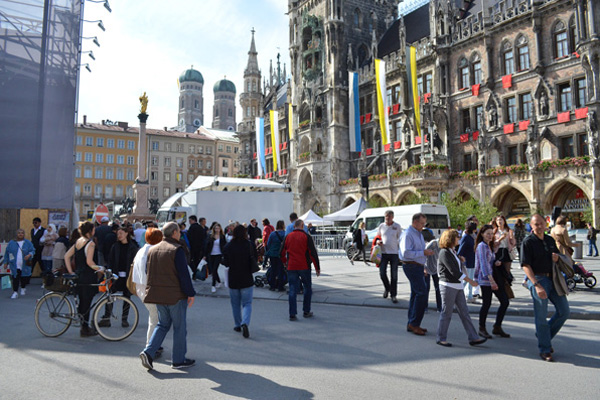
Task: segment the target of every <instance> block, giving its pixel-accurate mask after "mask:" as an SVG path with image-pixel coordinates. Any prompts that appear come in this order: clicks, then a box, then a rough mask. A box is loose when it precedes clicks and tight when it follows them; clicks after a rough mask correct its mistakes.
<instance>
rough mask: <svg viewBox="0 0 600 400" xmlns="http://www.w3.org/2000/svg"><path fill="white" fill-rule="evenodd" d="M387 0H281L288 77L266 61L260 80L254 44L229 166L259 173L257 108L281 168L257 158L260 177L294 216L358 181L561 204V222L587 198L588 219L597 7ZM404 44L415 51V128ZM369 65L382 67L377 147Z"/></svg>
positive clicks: (507, 205)
mask: <svg viewBox="0 0 600 400" xmlns="http://www.w3.org/2000/svg"><path fill="white" fill-rule="evenodd" d="M398 3H399V2H398V1H397V0H372V1H361V0H289V7H288V11H289V12H288V16H289V23H290V25H289V37H290V48H289V50H290V59H291V66H290V70H291V71H290V72H291V78H290V79H289V80H285V79H284V78H283V77H282V75H281V71H280V68H279V65H278V67H277V68H276V71H275V70H274V69H273V68H271V70H270V71H269V73H270V76H269V77H268V79H266V80H265V81H264V82H263V85H262V86H263V88H262V90H261V75H260V71H259V70H258V66H257V62H256V57H257V52H256V47H255V44H254V37H253V38H252V44H251V50H250V52H249V61H248V66H247V68H246V70H245V74H244V77H245V80H246V81H247V82H245V87H244V89H245V92H244V93H242V94H241V96H240V102H241V105H242V110H243V113H244V117H243V120H242V122H241V123H240V124H239V126H238V131H239V132H240V141H241V143H242V160H241V168H242V171H243V172H245V173H246V174H248V175H252V176H256V174H257V166H256V162H257V158H256V145H255V143H256V140H255V127H254V117H255V116H256V115H257V114H263V113H266V114H264V115H265V135H266V136H267V137H266V140H265V143H271V141H270V129H269V127H268V125H269V123H268V110H278V111H279V114H278V115H279V119H280V120H279V133H278V134H279V135H280V137H279V140H280V143H281V145H280V156H281V162H280V164H281V165H280V166H279V168H278V170H277V171H273V163H272V157H273V153H272V149H271V152H268V151H267V152H265V153H267V155H266V158H267V171H265V174H266V176H267V177H268V178H271V179H274V180H277V181H280V182H288V183H289V184H290V185H291V187H292V190H293V192H294V193H296V197H295V203H294V206H295V209H296V211H297V212H298V213H304V212H305V211H307V210H308V209H311V208H312V209H313V210H314V211H316V212H322V213H328V212H333V211H336V210H338V209H340V208H342V207H345V206H347V205H349V204H351V203H352V202H354V201H356V200H357V199H359V198H360V197H364V196H366V191H365V188H364V187H362V185H361V179H360V177H361V176H364V177H366V176H368V181H369V199H370V200H371V202H372V203H375V204H381V205H400V204H403V203H404V202H405V201H406V199H407V197H408V196H409V195H410V194H413V193H417V192H421V193H425V194H427V195H429V196H430V198H431V199H432V201H434V202H435V201H436V200H438V199H439V196H440V195H441V193H448V194H449V195H451V196H459V197H461V198H465V199H466V198H476V199H478V200H483V199H489V200H490V201H491V202H492V203H493V204H494V205H495V206H496V207H498V209H499V210H500V211H501V212H502V213H503V214H504V215H506V216H514V215H529V214H531V213H533V212H541V213H543V214H550V213H551V212H552V209H553V207H555V206H559V207H562V208H563V212H565V213H567V215H569V216H571V217H572V220H573V221H574V222H575V223H576V221H577V219H578V218H579V216H580V213H581V212H582V211H584V210H585V209H587V208H589V207H591V208H592V209H593V210H594V220H595V221H594V222H595V224H596V225H598V224H599V223H600V212H597V211H596V210H599V209H600V182H599V178H600V173H599V172H600V169H599V166H600V163H599V161H598V158H599V150H600V149H599V139H598V134H599V133H598V124H599V122H598V112H599V111H600V4H598V2H597V1H595V0H430V1H429V2H426V3H425V4H423V5H422V6H421V7H420V8H416V9H414V10H412V11H411V12H408V13H406V14H405V15H398ZM407 46H413V47H415V48H416V65H417V68H416V71H417V86H418V102H417V103H418V104H416V106H418V107H419V111H420V121H419V126H418V127H417V126H416V123H417V122H416V121H417V119H416V118H415V112H414V106H413V104H415V102H410V101H409V82H408V78H407V73H406V69H407V60H406V57H407V56H406V54H407V52H406V47H407ZM375 59H381V60H383V61H384V62H385V77H386V90H387V93H386V96H387V105H388V108H387V110H385V112H387V114H388V119H389V131H388V132H389V133H388V138H389V143H388V144H387V145H385V146H384V145H382V136H381V132H380V128H379V126H380V125H379V118H380V116H379V115H378V111H377V109H378V107H377V98H376V78H375V67H374V60H375ZM349 71H354V72H357V73H358V77H359V91H358V96H359V105H360V128H361V142H362V143H361V144H362V151H361V152H360V153H358V152H351V151H350V143H349V103H348V97H349V88H348V81H349V78H348V72H349ZM283 76H285V73H284V74H283ZM253 82H255V83H256V84H253ZM253 88H254V90H253ZM261 92H262V93H261ZM290 103H291V104H292V107H291V108H292V110H293V111H292V112H291V113H292V118H289V112H290V111H289V109H290V107H289V106H288V105H289V104H290ZM251 110H252V111H251ZM254 110H256V112H255V111H254ZM290 123H291V125H292V129H291V134H290V133H289V132H290V129H289V125H288V124H290ZM417 128H419V129H417ZM419 130H420V132H421V135H419V134H418V131H419ZM270 160H271V162H270ZM269 168H270V169H269Z"/></svg>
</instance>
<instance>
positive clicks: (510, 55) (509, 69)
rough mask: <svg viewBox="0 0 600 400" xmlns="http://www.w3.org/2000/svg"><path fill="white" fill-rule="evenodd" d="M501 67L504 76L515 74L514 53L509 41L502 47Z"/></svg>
mask: <svg viewBox="0 0 600 400" xmlns="http://www.w3.org/2000/svg"><path fill="white" fill-rule="evenodd" d="M502 66H503V71H502V72H503V73H504V75H509V74H514V73H515V53H514V51H513V47H512V44H511V43H510V42H509V41H506V42H504V44H503V45H502Z"/></svg>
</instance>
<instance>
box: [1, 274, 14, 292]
mask: <svg viewBox="0 0 600 400" xmlns="http://www.w3.org/2000/svg"><path fill="white" fill-rule="evenodd" d="M1 284H2V290H4V289H11V288H12V282H11V279H10V276H8V275H4V276H3V277H2V283H1Z"/></svg>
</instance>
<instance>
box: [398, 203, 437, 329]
mask: <svg viewBox="0 0 600 400" xmlns="http://www.w3.org/2000/svg"><path fill="white" fill-rule="evenodd" d="M426 223H427V217H426V216H425V214H423V213H417V214H415V215H413V217H412V224H411V225H410V226H409V227H408V229H406V230H405V231H404V232H402V237H401V238H400V257H401V258H402V269H403V270H404V274H405V275H406V277H407V278H408V281H409V282H410V301H409V303H408V324H407V325H406V330H407V331H408V332H412V333H414V334H415V335H419V336H423V335H425V333H426V332H427V329H423V328H422V327H421V322H422V321H423V314H425V307H427V295H428V292H427V284H426V283H425V274H427V270H426V269H425V261H426V258H427V257H428V256H430V255H433V250H430V249H425V240H424V239H423V235H422V233H421V231H422V230H423V228H424V227H425V224H426Z"/></svg>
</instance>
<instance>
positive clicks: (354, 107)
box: [348, 72, 361, 151]
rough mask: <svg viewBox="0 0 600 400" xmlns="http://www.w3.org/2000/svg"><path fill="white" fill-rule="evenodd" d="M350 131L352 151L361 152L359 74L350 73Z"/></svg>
mask: <svg viewBox="0 0 600 400" xmlns="http://www.w3.org/2000/svg"><path fill="white" fill-rule="evenodd" d="M348 86H349V89H350V92H349V94H348V113H349V116H348V130H349V133H350V151H361V141H360V109H359V105H358V73H357V72H348Z"/></svg>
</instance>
